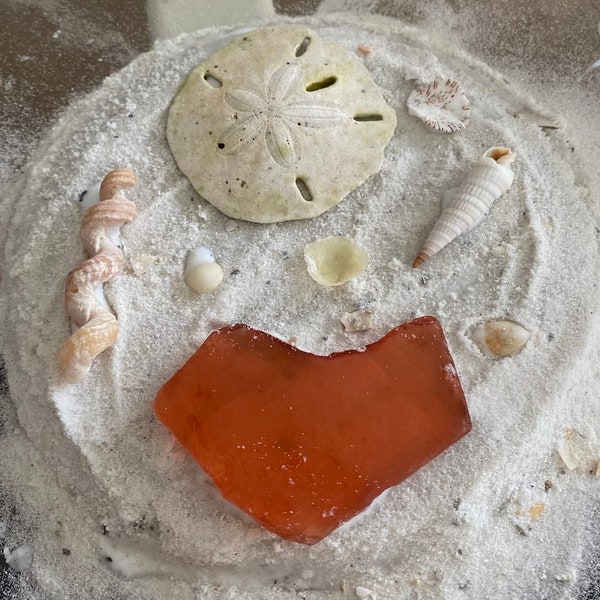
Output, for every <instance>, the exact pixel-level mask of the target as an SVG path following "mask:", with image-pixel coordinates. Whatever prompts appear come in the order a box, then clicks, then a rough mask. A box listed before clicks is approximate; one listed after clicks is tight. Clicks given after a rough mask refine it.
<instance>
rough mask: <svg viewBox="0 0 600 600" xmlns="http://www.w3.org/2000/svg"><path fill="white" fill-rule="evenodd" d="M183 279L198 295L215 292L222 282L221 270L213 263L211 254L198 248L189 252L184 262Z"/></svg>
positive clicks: (207, 250) (204, 249)
mask: <svg viewBox="0 0 600 600" xmlns="http://www.w3.org/2000/svg"><path fill="white" fill-rule="evenodd" d="M184 279H185V282H186V283H187V285H188V286H189V287H190V288H191V289H192V290H194V291H195V292H197V293H198V294H207V293H209V292H212V291H214V290H216V289H217V288H218V287H219V285H221V282H222V281H223V269H222V268H221V265H219V264H218V263H217V262H215V257H214V256H213V253H212V251H211V250H209V249H208V248H205V247H203V246H200V247H198V248H194V249H193V250H191V251H190V252H189V253H188V255H187V258H186V261H185V270H184Z"/></svg>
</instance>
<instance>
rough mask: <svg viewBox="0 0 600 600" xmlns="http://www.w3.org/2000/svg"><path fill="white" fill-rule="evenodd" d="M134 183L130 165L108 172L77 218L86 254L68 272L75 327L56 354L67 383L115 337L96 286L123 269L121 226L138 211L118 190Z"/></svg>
mask: <svg viewBox="0 0 600 600" xmlns="http://www.w3.org/2000/svg"><path fill="white" fill-rule="evenodd" d="M135 184H136V177H135V173H134V172H133V171H132V170H131V169H116V170H114V171H111V172H110V173H108V174H107V175H106V177H105V178H104V179H103V180H102V184H101V185H100V202H99V203H98V204H95V205H94V206H92V207H91V208H89V209H88V210H87V211H86V213H85V215H84V216H83V219H82V221H81V230H80V236H81V241H82V243H83V247H84V250H85V251H86V253H87V254H88V255H89V256H90V258H89V259H88V260H86V261H84V262H82V263H81V264H79V265H78V266H77V267H76V268H75V269H73V271H71V272H70V273H69V275H68V277H67V281H66V284H65V307H66V310H67V314H68V315H69V317H71V319H72V320H73V322H74V323H75V324H76V325H77V326H78V327H79V329H77V330H76V331H75V332H74V333H73V334H71V336H70V337H69V338H68V339H67V340H66V341H65V342H64V344H63V345H62V346H61V348H60V349H59V351H58V355H57V359H58V366H59V369H60V372H61V374H62V376H63V378H64V380H65V381H67V382H69V383H77V382H78V381H81V380H82V379H84V377H85V376H86V375H87V373H88V372H89V370H90V367H91V366H92V362H93V361H94V359H95V358H96V356H98V354H100V353H101V352H103V351H104V350H106V349H107V348H109V347H110V346H112V345H113V344H114V342H115V340H116V338H117V333H118V331H119V324H118V321H117V319H116V317H115V316H114V315H113V314H112V312H111V311H110V310H109V309H108V308H107V307H106V305H105V304H104V303H102V302H100V301H99V300H98V297H97V296H96V290H97V288H98V287H99V286H101V285H102V284H103V283H104V282H106V281H108V280H110V279H112V278H113V277H115V275H117V274H118V273H119V271H120V270H121V266H122V264H123V254H122V251H121V249H120V248H119V247H118V245H117V241H118V238H117V236H118V232H119V228H120V227H121V226H122V225H124V224H125V223H130V222H131V221H133V219H134V218H135V216H136V214H137V211H136V208H135V204H134V203H133V202H131V201H130V200H128V199H127V198H125V196H124V195H123V193H122V190H123V189H126V188H131V187H133V186H134V185H135Z"/></svg>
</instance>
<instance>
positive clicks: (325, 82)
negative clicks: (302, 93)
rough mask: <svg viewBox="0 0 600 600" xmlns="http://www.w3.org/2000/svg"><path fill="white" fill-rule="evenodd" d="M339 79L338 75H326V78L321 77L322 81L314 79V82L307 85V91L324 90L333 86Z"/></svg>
mask: <svg viewBox="0 0 600 600" xmlns="http://www.w3.org/2000/svg"><path fill="white" fill-rule="evenodd" d="M336 81H337V77H334V76H331V77H325V79H321V80H320V81H314V82H313V83H309V84H308V85H307V86H306V91H307V92H316V91H317V90H323V89H325V88H328V87H331V86H332V85H333V84H334V83H335V82H336Z"/></svg>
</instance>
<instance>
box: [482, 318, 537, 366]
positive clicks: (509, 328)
mask: <svg viewBox="0 0 600 600" xmlns="http://www.w3.org/2000/svg"><path fill="white" fill-rule="evenodd" d="M471 337H472V338H473V341H474V342H475V343H476V344H477V346H479V348H480V350H481V351H482V352H483V353H484V354H485V355H487V356H493V357H495V358H506V357H508V356H514V355H515V354H518V353H519V352H521V350H523V348H524V347H525V344H527V342H528V341H529V338H530V337H531V333H530V332H529V331H528V330H527V329H525V327H523V326H522V325H519V323H515V322H514V321H508V320H504V319H491V320H490V321H486V322H485V323H480V324H479V325H477V326H476V327H475V328H474V329H473V332H472V334H471Z"/></svg>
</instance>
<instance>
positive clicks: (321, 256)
mask: <svg viewBox="0 0 600 600" xmlns="http://www.w3.org/2000/svg"><path fill="white" fill-rule="evenodd" d="M304 260H305V261H306V265H307V267H308V273H309V275H310V276H311V277H312V278H313V279H314V280H315V281H316V282H317V283H320V284H321V285H324V286H328V287H331V286H336V285H342V284H344V283H346V282H347V281H350V280H351V279H354V278H356V277H358V276H359V275H361V274H362V273H363V272H364V271H365V269H366V268H367V263H368V260H369V257H368V255H367V253H366V251H365V250H364V249H363V248H362V247H361V246H359V245H358V244H357V243H356V242H355V241H353V240H351V239H350V238H348V237H341V236H334V237H328V238H324V239H322V240H317V241H316V242H313V243H312V244H308V246H306V248H304Z"/></svg>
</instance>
